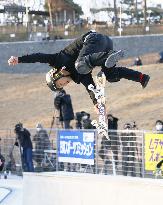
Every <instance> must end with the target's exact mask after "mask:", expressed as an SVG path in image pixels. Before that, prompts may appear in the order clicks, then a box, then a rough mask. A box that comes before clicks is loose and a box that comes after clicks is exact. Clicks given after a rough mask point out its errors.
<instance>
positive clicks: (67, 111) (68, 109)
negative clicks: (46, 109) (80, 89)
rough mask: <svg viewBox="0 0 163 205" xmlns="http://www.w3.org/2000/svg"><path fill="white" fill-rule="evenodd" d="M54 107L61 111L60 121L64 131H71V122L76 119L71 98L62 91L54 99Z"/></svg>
mask: <svg viewBox="0 0 163 205" xmlns="http://www.w3.org/2000/svg"><path fill="white" fill-rule="evenodd" d="M54 106H55V108H56V109H57V110H58V111H59V121H60V122H61V124H62V125H63V128H64V129H71V128H72V127H71V126H70V122H71V120H73V119H74V111H73V106H72V101H71V96H70V95H68V94H66V91H65V90H61V91H60V92H59V93H58V94H57V95H56V97H55V98H54Z"/></svg>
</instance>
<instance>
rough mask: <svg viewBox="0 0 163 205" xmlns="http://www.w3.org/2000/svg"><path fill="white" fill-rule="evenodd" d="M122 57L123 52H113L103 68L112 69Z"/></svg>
mask: <svg viewBox="0 0 163 205" xmlns="http://www.w3.org/2000/svg"><path fill="white" fill-rule="evenodd" d="M123 56H124V52H123V51H122V50H119V51H114V52H113V53H111V55H109V56H108V58H107V59H106V61H105V66H106V67H107V68H112V67H113V66H114V65H115V64H116V62H118V61H119V60H120V59H121V58H122V57H123Z"/></svg>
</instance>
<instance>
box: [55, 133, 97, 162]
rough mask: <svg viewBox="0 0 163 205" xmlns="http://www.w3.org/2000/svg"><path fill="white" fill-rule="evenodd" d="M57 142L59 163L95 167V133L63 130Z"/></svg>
mask: <svg viewBox="0 0 163 205" xmlns="http://www.w3.org/2000/svg"><path fill="white" fill-rule="evenodd" d="M57 141H58V161H59V162H70V163H81V164H89V165H94V145H95V132H93V131H75V130H74V131H70V130H62V131H59V133H58V140H57Z"/></svg>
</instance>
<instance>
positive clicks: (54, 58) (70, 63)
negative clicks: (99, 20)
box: [18, 32, 97, 104]
mask: <svg viewBox="0 0 163 205" xmlns="http://www.w3.org/2000/svg"><path fill="white" fill-rule="evenodd" d="M89 33H90V32H88V33H86V34H84V35H83V36H81V37H79V38H78V39H76V40H75V41H74V42H72V43H71V44H70V45H68V46H67V47H65V48H64V49H63V50H61V51H60V52H58V53H55V54H44V53H33V54H31V55H25V56H21V57H18V62H19V63H36V62H40V63H48V64H49V66H51V67H55V68H56V69H58V70H60V69H61V68H62V67H64V66H65V67H66V70H67V71H69V72H70V76H71V78H72V80H73V81H74V82H75V83H77V84H80V83H82V84H83V85H84V86H85V88H86V89H87V91H88V93H89V95H90V97H91V99H92V101H93V103H94V104H96V103H97V100H96V99H95V96H94V94H93V92H92V91H90V90H88V85H89V84H93V85H94V86H95V83H94V81H93V77H92V74H91V73H89V74H86V75H83V74H79V73H78V72H77V71H76V69H75V61H76V60H77V58H78V55H79V53H80V50H81V49H82V47H83V43H84V39H85V36H87V35H88V34H89Z"/></svg>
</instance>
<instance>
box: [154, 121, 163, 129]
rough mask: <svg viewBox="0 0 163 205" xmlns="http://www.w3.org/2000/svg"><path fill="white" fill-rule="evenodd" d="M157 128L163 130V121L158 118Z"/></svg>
mask: <svg viewBox="0 0 163 205" xmlns="http://www.w3.org/2000/svg"><path fill="white" fill-rule="evenodd" d="M155 130H156V131H157V132H163V121H161V120H157V121H156V123H155Z"/></svg>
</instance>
